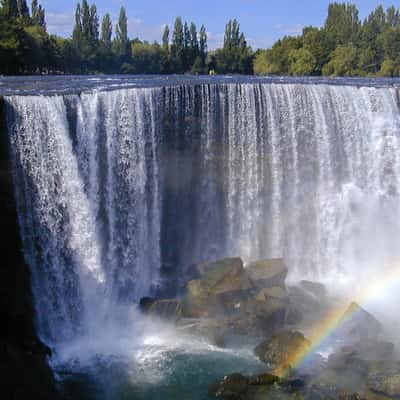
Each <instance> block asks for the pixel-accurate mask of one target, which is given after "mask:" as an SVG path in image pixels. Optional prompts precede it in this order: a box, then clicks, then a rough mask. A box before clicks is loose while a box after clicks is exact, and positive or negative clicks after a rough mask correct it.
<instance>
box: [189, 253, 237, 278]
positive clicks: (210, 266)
mask: <svg viewBox="0 0 400 400" xmlns="http://www.w3.org/2000/svg"><path fill="white" fill-rule="evenodd" d="M195 268H196V272H197V274H198V277H204V276H205V275H207V274H209V273H214V272H218V271H225V272H226V271H227V270H229V271H232V270H241V269H243V261H242V259H241V258H239V257H235V258H223V259H222V260H217V261H213V262H208V263H202V264H197V265H196V267H195Z"/></svg>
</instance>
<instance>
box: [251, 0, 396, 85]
mask: <svg viewBox="0 0 400 400" xmlns="http://www.w3.org/2000/svg"><path fill="white" fill-rule="evenodd" d="M254 72H255V73H256V74H259V75H274V74H281V75H317V76H318V75H326V76H384V77H395V76H396V77H397V76H400V13H399V10H398V9H396V8H395V7H394V6H392V7H389V8H388V9H387V10H385V9H384V8H383V7H382V6H378V7H377V8H376V9H375V10H373V11H372V12H371V13H370V14H369V15H368V17H367V18H366V19H365V20H363V21H362V20H361V19H360V17H359V11H358V9H357V6H356V5H354V4H350V3H337V2H335V3H331V4H330V5H329V8H328V16H327V18H326V20H325V24H324V26H323V27H321V28H317V27H313V26H309V27H306V28H304V29H303V32H302V34H301V35H300V36H285V37H284V38H282V39H281V40H278V41H277V42H276V43H275V44H274V45H273V46H272V48H271V49H268V50H259V51H257V54H256V56H255V60H254Z"/></svg>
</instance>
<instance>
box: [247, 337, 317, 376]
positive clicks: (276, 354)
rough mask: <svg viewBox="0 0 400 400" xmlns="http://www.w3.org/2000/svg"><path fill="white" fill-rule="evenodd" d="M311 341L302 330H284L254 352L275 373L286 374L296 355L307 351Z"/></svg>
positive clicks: (291, 366)
mask: <svg viewBox="0 0 400 400" xmlns="http://www.w3.org/2000/svg"><path fill="white" fill-rule="evenodd" d="M310 348H311V342H310V341H309V340H307V339H306V338H305V337H304V335H303V334H302V333H301V332H296V331H284V332H281V333H279V334H277V335H274V336H273V337H272V338H271V339H269V340H266V341H264V342H262V343H261V344H259V345H258V346H257V347H256V348H255V349H254V352H255V354H256V355H257V356H258V358H259V359H260V360H261V361H263V362H264V363H266V364H267V365H268V366H269V367H270V368H271V370H272V372H273V373H274V374H275V375H278V376H282V375H286V373H287V372H288V371H290V370H291V369H292V368H293V367H295V365H293V362H294V358H296V355H299V354H302V353H306V352H307V351H308V350H309V349H310Z"/></svg>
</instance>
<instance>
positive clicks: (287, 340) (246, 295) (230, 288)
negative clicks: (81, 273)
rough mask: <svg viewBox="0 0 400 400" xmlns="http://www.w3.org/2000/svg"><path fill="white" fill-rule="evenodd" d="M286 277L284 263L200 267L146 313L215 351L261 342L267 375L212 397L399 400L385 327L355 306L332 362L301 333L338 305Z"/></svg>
mask: <svg viewBox="0 0 400 400" xmlns="http://www.w3.org/2000/svg"><path fill="white" fill-rule="evenodd" d="M286 275H287V268H286V266H285V265H284V262H283V260H280V259H276V260H262V261H258V262H255V263H250V264H248V265H246V266H244V265H243V262H242V260H241V259H240V258H230V259H223V260H219V261H216V262H212V263H206V264H200V265H197V266H196V267H195V273H194V278H195V279H192V280H191V281H189V282H187V283H186V290H185V292H184V294H183V295H182V296H181V297H180V298H175V299H151V298H144V299H142V300H141V302H140V309H141V310H142V312H143V313H144V314H146V315H148V316H151V317H155V318H160V319H162V320H166V321H169V322H172V323H174V324H175V325H176V326H177V327H179V329H182V330H184V331H185V332H188V333H192V334H195V335H200V336H203V337H205V338H206V339H207V340H209V341H210V342H211V343H213V344H214V345H216V346H220V347H234V346H235V343H237V339H238V338H240V339H241V343H244V342H247V343H258V344H257V346H256V347H255V348H254V354H255V355H256V356H257V357H258V358H259V359H260V360H261V361H262V362H263V363H264V364H265V371H264V373H262V374H260V375H256V376H243V375H240V374H233V375H229V376H225V377H224V378H223V379H221V381H220V382H216V383H215V385H212V386H211V387H210V388H209V396H210V398H218V399H223V400H258V399H266V398H268V399H305V400H306V399H321V400H322V399H332V400H336V399H337V400H356V399H366V400H380V399H382V400H383V399H397V398H400V361H399V360H397V359H396V358H395V356H394V354H395V351H394V350H395V349H394V345H393V344H392V343H390V342H387V341H385V340H384V338H383V335H382V330H383V328H382V326H381V324H380V322H379V321H378V320H377V319H376V318H375V317H374V316H373V315H371V314H369V313H368V312H367V311H365V310H364V309H363V308H362V307H360V306H359V305H358V304H356V303H351V304H349V306H348V308H347V309H346V310H345V311H344V312H343V315H340V318H339V320H340V325H339V326H338V327H337V328H336V329H335V330H334V332H333V333H332V334H331V335H330V336H329V341H330V346H331V347H332V348H331V350H330V353H329V356H323V355H322V354H321V351H320V349H317V348H316V347H315V344H314V343H312V342H311V341H310V340H309V339H308V338H307V335H306V334H304V333H303V332H304V331H305V330H307V329H305V327H307V326H308V327H311V326H313V325H315V324H317V323H318V321H319V320H321V318H324V316H325V315H326V314H328V313H329V312H330V307H332V299H330V298H329V297H328V294H327V290H326V289H325V287H324V286H323V285H321V284H319V283H313V282H309V281H302V282H300V283H299V285H297V286H293V287H287V286H286V282H285V280H286ZM314 347H315V348H314ZM294 354H305V355H307V359H306V362H302V363H301V365H298V364H299V363H297V362H295V357H293V355H294Z"/></svg>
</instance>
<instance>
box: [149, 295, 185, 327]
mask: <svg viewBox="0 0 400 400" xmlns="http://www.w3.org/2000/svg"><path fill="white" fill-rule="evenodd" d="M145 313H146V314H147V315H150V316H153V317H157V318H161V319H165V320H168V321H171V322H176V321H178V320H179V319H180V318H181V317H182V307H181V303H180V301H179V300H175V299H171V300H170V299H166V300H155V301H154V302H153V303H152V304H151V305H150V306H149V307H148V308H147V310H146V312H145Z"/></svg>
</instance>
